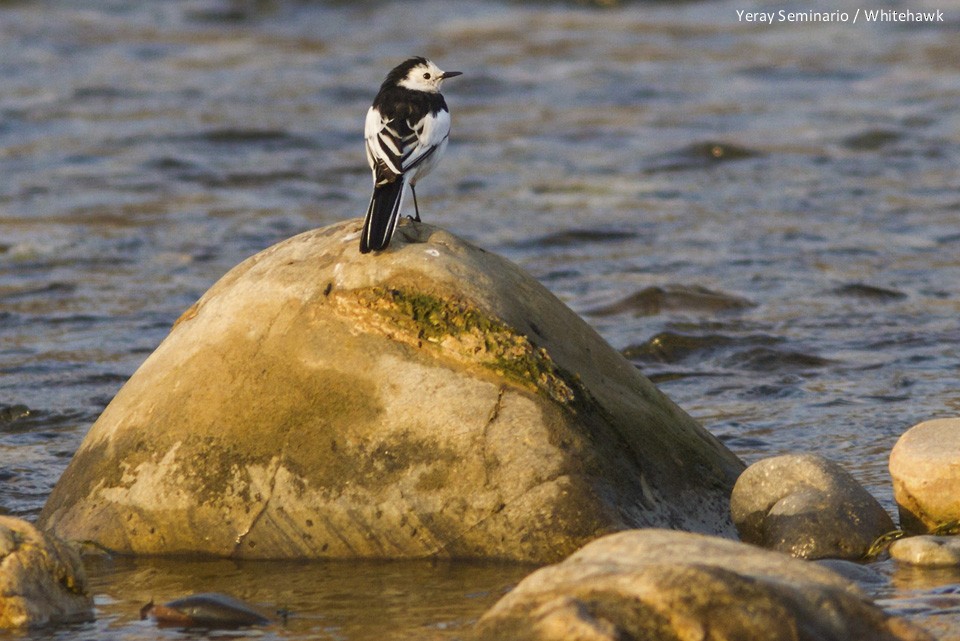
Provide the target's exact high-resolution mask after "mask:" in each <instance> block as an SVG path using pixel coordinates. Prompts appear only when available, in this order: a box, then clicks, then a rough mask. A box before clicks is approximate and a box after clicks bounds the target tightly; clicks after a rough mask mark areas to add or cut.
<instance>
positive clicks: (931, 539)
mask: <svg viewBox="0 0 960 641" xmlns="http://www.w3.org/2000/svg"><path fill="white" fill-rule="evenodd" d="M890 556H891V557H893V558H894V559H896V560H897V561H901V562H903V563H909V564H911V565H921V566H926V567H943V566H952V565H960V537H957V536H911V537H907V538H905V539H900V540H899V541H894V542H893V543H891V544H890Z"/></svg>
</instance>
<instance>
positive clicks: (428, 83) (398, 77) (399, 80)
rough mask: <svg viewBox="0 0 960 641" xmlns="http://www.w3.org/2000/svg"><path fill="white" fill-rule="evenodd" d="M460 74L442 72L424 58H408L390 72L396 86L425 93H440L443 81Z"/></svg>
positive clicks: (456, 72) (457, 72)
mask: <svg viewBox="0 0 960 641" xmlns="http://www.w3.org/2000/svg"><path fill="white" fill-rule="evenodd" d="M460 74H461V72H459V71H443V70H442V69H440V67H438V66H437V65H435V64H433V62H431V61H430V60H427V59H426V58H410V59H409V60H407V61H405V62H403V63H402V64H400V65H399V66H397V67H396V68H395V69H394V70H393V71H391V72H390V76H393V78H394V82H396V84H397V86H399V87H403V88H405V89H411V90H413V91H426V92H427V93H436V92H438V91H440V85H442V84H443V81H444V80H446V79H447V78H453V77H454V76H459V75H460ZM390 76H388V77H387V79H388V80H389V79H390Z"/></svg>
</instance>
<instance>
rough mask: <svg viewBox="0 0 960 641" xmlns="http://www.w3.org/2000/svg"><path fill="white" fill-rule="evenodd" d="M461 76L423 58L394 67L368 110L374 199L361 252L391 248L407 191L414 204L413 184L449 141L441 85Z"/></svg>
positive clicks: (365, 131) (369, 153)
mask: <svg viewBox="0 0 960 641" xmlns="http://www.w3.org/2000/svg"><path fill="white" fill-rule="evenodd" d="M460 73H461V72H459V71H441V70H440V68H439V67H437V65H435V64H433V63H432V62H430V61H429V60H427V59H426V58H420V57H417V58H410V59H409V60H406V61H404V62H402V63H401V64H399V65H397V66H396V67H394V68H393V70H392V71H390V73H388V74H387V78H386V80H384V81H383V84H382V85H380V91H379V93H377V97H376V98H374V99H373V105H371V106H370V110H369V111H367V122H366V126H365V127H364V132H363V133H364V137H365V138H366V140H367V162H368V163H370V169H372V170H373V197H372V198H370V206H369V207H367V217H366V218H365V219H364V221H363V234H362V235H361V236H360V252H361V253H363V254H366V253H367V252H369V251H382V250H384V249H386V248H387V245H389V244H390V239H391V238H392V237H393V230H394V229H396V227H397V221H398V220H399V218H400V206H401V205H402V204H403V197H404V196H405V195H406V191H407V188H408V187H409V189H410V193H412V194H413V206H414V210H415V211H416V214H417V215H416V217H415V218H414V220H416V221H418V222H419V220H420V207H419V206H418V205H417V192H416V189H415V188H416V186H417V181H418V180H419V179H421V178H423V177H424V176H426V175H427V174H428V173H430V170H431V169H433V167H434V166H435V165H436V164H437V162H438V161H439V160H440V156H442V155H443V152H444V150H445V149H446V148H447V139H448V137H449V136H450V111H449V110H448V109H447V103H446V101H445V100H444V99H443V96H442V95H440V85H442V84H443V81H444V80H446V79H447V78H452V77H454V76H459V75H460Z"/></svg>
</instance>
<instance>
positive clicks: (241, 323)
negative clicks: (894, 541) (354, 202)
mask: <svg viewBox="0 0 960 641" xmlns="http://www.w3.org/2000/svg"><path fill="white" fill-rule="evenodd" d="M359 230H360V223H359V221H356V220H354V221H348V222H344V223H341V224H337V225H333V226H331V227H327V228H324V229H319V230H314V231H311V232H307V233H304V234H301V235H299V236H296V237H294V238H291V239H289V240H287V241H285V242H282V243H280V244H278V245H276V246H274V247H271V248H269V249H267V250H265V251H263V252H261V253H260V254H258V255H256V256H254V257H252V258H250V259H249V260H247V261H245V262H244V263H242V264H240V265H239V266H237V267H236V268H234V269H233V270H231V271H230V272H229V273H228V274H227V275H225V276H224V277H223V278H222V279H221V280H220V281H219V282H218V283H217V284H216V285H214V286H213V287H212V288H211V289H210V291H208V292H207V293H206V294H205V295H204V296H203V297H202V298H201V299H200V300H199V301H198V302H197V303H196V304H195V305H194V306H193V307H192V308H191V309H189V310H188V311H187V312H186V313H184V315H183V316H182V317H181V319H180V320H179V321H178V322H177V324H176V325H175V326H174V328H173V329H172V331H171V333H170V335H169V336H168V337H167V338H166V339H165V340H164V341H163V343H162V344H161V345H160V346H159V347H158V348H157V350H156V351H155V352H154V353H153V354H152V355H151V356H150V357H149V358H148V359H147V360H146V362H144V364H143V365H142V366H141V368H140V369H139V370H138V371H137V372H136V373H135V374H134V376H133V377H132V378H131V379H130V380H129V381H128V382H127V384H126V385H125V386H124V387H123V389H122V390H121V391H120V392H119V393H118V394H117V396H116V398H115V399H114V400H113V402H111V403H110V405H109V406H108V407H107V409H106V410H105V411H104V413H103V415H102V416H101V417H100V418H99V420H98V421H97V422H96V424H95V425H94V426H93V427H92V429H91V430H90V432H89V434H88V435H87V437H86V439H85V440H84V442H83V443H82V445H81V447H80V448H79V450H78V452H77V453H76V455H75V456H74V459H73V461H71V463H70V466H69V468H68V469H67V470H66V472H65V473H64V475H63V477H62V478H61V479H60V481H59V483H58V484H57V486H56V488H55V489H54V491H53V493H52V494H51V496H50V498H49V500H48V501H47V504H46V506H45V507H44V510H43V513H42V515H41V522H42V523H44V524H45V525H46V526H47V527H49V528H52V529H53V530H54V531H56V532H57V533H59V534H60V535H61V536H62V537H64V538H67V539H77V540H90V541H94V542H96V543H98V544H99V545H102V546H104V547H106V548H108V549H111V550H116V551H121V552H128V553H142V554H173V553H201V554H209V555H219V556H234V557H245V558H319V557H340V558H348V557H380V558H384V557H392V558H411V557H426V556H444V557H495V558H505V559H518V560H526V561H535V562H550V561H555V560H558V559H560V558H563V557H564V556H566V555H567V554H569V553H571V552H572V551H574V550H575V549H577V548H578V547H580V546H581V545H583V544H584V543H586V542H587V541H589V540H591V539H593V538H596V537H597V536H600V535H602V534H605V533H609V532H611V531H616V530H623V529H628V528H633V527H644V526H661V527H670V528H679V529H689V530H694V531H702V532H710V533H718V534H722V535H726V536H735V530H734V528H733V526H732V523H731V522H730V519H729V493H730V490H731V488H732V487H733V483H734V481H735V479H736V477H737V476H738V475H739V474H740V472H741V471H742V469H743V465H742V463H741V462H740V461H739V459H737V458H736V457H735V456H734V455H733V454H731V453H730V452H729V451H728V450H727V449H726V448H725V447H724V446H723V445H722V444H721V443H720V442H719V441H717V440H716V439H715V438H714V437H712V436H711V435H710V434H709V433H707V432H706V431H705V430H703V429H702V428H701V427H700V426H699V425H698V424H697V423H696V422H695V421H693V419H691V418H690V417H689V416H688V415H687V414H685V413H684V412H683V411H682V410H680V409H679V408H678V407H676V405H674V404H673V403H672V402H671V401H670V400H669V399H667V398H666V397H665V396H664V395H663V394H661V393H660V392H659V391H658V390H657V389H656V388H655V387H654V386H653V385H652V384H651V383H650V382H649V381H648V380H647V379H645V378H644V377H643V376H642V375H640V374H639V373H638V371H637V370H636V369H635V368H634V367H633V366H631V365H630V364H629V363H628V362H627V361H626V360H625V359H624V358H623V357H622V356H620V355H619V354H618V353H617V352H616V351H615V350H614V349H613V348H612V347H610V346H609V345H608V344H606V343H605V342H604V341H603V340H602V339H601V338H600V336H599V335H597V333H596V332H595V331H594V330H593V329H591V328H590V327H589V326H588V325H587V324H586V323H585V322H584V321H583V320H582V319H580V318H579V317H578V316H577V315H576V314H575V313H573V312H572V311H571V310H570V309H569V308H567V307H566V306H565V305H563V304H562V303H561V302H560V301H559V300H558V299H557V298H556V297H555V296H553V295H552V294H550V293H549V292H548V291H547V290H546V289H545V288H544V287H543V286H541V285H540V284H539V283H537V282H536V281H535V280H534V279H532V278H531V277H530V276H528V275H527V274H525V273H524V272H523V271H522V270H520V269H519V268H518V267H516V266H515V265H513V264H511V263H509V262H508V261H506V260H504V259H502V258H500V257H498V256H496V255H493V254H490V253H488V252H485V251H483V250H482V249H479V248H477V247H474V246H472V245H470V244H468V243H466V242H464V241H462V240H460V239H458V238H456V237H454V236H452V235H451V234H449V233H447V232H444V231H442V230H439V229H437V228H435V227H431V226H429V225H426V224H415V223H413V222H412V221H406V220H405V221H403V222H402V223H401V225H400V226H399V228H398V232H397V235H396V237H395V239H394V242H393V244H391V247H390V249H389V251H387V252H384V253H382V254H375V255H366V256H363V255H361V254H360V253H359V252H358V247H357V246H358V234H359Z"/></svg>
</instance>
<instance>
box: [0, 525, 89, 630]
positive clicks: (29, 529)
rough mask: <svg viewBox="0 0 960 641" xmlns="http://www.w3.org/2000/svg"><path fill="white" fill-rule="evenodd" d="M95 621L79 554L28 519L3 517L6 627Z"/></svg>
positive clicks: (0, 545)
mask: <svg viewBox="0 0 960 641" xmlns="http://www.w3.org/2000/svg"><path fill="white" fill-rule="evenodd" d="M92 618H93V598H92V597H91V596H90V595H89V594H87V578H86V574H85V573H84V570H83V564H82V563H81V562H80V557H79V555H78V554H77V553H76V552H75V551H74V550H73V549H71V548H70V547H69V546H67V545H66V544H64V543H63V542H61V541H58V540H57V539H56V538H55V537H52V536H49V535H47V534H44V533H42V532H40V531H39V530H37V528H35V527H34V526H32V525H30V524H29V523H27V522H26V521H22V520H20V519H16V518H13V517H9V516H0V629H3V628H24V627H31V628H33V627H41V626H45V625H50V624H55V623H67V622H73V621H88V620H90V619H92Z"/></svg>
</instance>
